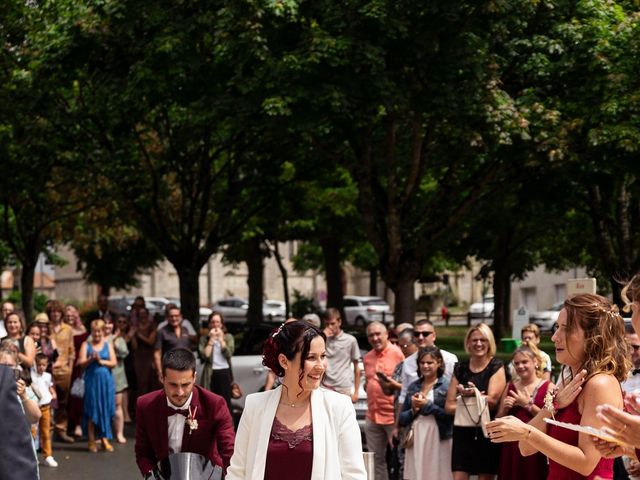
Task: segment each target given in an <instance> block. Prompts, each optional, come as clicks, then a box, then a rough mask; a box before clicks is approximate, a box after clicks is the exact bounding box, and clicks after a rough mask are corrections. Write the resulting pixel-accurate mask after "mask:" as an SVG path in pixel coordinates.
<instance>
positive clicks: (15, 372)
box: [13, 367, 22, 382]
mask: <svg viewBox="0 0 640 480" xmlns="http://www.w3.org/2000/svg"><path fill="white" fill-rule="evenodd" d="M13 378H14V380H15V381H16V382H17V381H18V380H20V379H21V378H22V370H21V369H20V368H18V367H14V368H13Z"/></svg>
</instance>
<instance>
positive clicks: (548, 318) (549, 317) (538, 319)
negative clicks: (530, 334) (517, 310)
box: [529, 302, 564, 332]
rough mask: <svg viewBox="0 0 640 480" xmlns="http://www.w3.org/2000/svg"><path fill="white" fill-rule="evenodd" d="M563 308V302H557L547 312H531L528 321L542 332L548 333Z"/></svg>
mask: <svg viewBox="0 0 640 480" xmlns="http://www.w3.org/2000/svg"><path fill="white" fill-rule="evenodd" d="M563 308H564V302H558V303H556V304H554V305H553V306H551V307H550V308H549V309H548V310H542V311H540V312H533V313H532V314H531V315H530V316H529V319H530V321H531V323H535V324H536V325H537V326H538V327H539V328H540V331H542V332H550V331H551V329H552V328H553V325H554V324H555V323H556V322H557V321H558V316H559V315H560V310H562V309H563Z"/></svg>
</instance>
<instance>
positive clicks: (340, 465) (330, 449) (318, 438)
mask: <svg viewBox="0 0 640 480" xmlns="http://www.w3.org/2000/svg"><path fill="white" fill-rule="evenodd" d="M281 391H282V386H280V387H278V388H276V389H274V390H269V391H268V392H260V393H254V394H251V395H249V396H247V399H246V402H245V406H244V412H242V418H240V425H239V426H238V432H237V433H236V443H235V449H234V452H233V456H232V457H231V465H230V466H229V468H228V469H227V476H226V477H225V479H226V480H263V479H264V469H265V465H266V462H267V447H268V445H269V437H270V436H271V427H272V425H273V419H274V418H275V415H276V410H277V409H278V404H279V403H280V392H281ZM311 422H312V429H313V467H312V469H311V480H325V479H326V480H341V479H342V480H367V474H366V472H365V469H364V459H363V456H362V442H361V440H360V428H359V427H358V422H357V421H356V414H355V409H354V408H353V404H352V403H351V399H350V398H349V397H348V396H347V395H343V394H341V393H337V392H333V391H331V390H326V389H324V388H318V389H317V390H314V391H313V392H311Z"/></svg>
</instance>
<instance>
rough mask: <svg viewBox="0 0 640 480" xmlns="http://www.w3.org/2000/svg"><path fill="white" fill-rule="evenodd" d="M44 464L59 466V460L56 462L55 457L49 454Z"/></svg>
mask: <svg viewBox="0 0 640 480" xmlns="http://www.w3.org/2000/svg"><path fill="white" fill-rule="evenodd" d="M44 464H45V465H46V466H47V467H57V466H58V462H56V460H55V458H53V457H51V456H49V457H47V458H45V459H44Z"/></svg>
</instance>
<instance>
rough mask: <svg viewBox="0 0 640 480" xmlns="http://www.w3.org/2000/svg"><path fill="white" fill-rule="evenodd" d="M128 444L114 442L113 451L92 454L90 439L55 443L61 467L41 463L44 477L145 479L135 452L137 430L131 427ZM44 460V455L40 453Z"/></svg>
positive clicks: (61, 479)
mask: <svg viewBox="0 0 640 480" xmlns="http://www.w3.org/2000/svg"><path fill="white" fill-rule="evenodd" d="M125 436H126V437H127V439H128V441H127V443H126V444H124V445H120V444H118V443H115V442H112V445H113V448H114V449H115V450H114V452H113V453H107V452H105V451H102V450H100V451H99V452H98V453H90V452H89V451H88V450H87V442H86V441H85V440H81V441H79V442H76V443H74V444H66V443H59V442H54V444H53V457H54V458H55V459H56V460H57V461H58V465H59V466H58V468H50V467H47V466H44V465H40V478H41V480H67V479H83V480H114V479H117V480H129V479H138V478H141V477H140V474H139V471H138V467H137V466H136V462H135V456H134V453H133V444H134V439H133V437H134V429H133V427H129V426H127V428H126V429H125ZM38 456H39V458H40V460H42V455H41V454H38Z"/></svg>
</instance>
